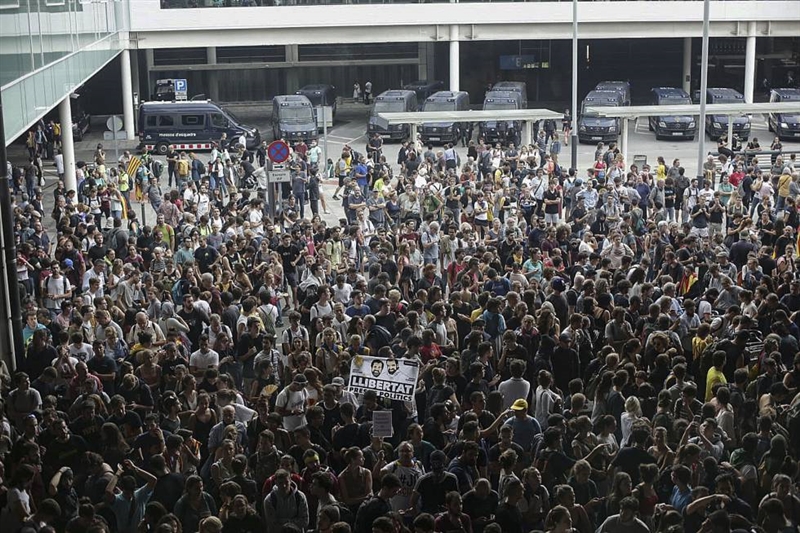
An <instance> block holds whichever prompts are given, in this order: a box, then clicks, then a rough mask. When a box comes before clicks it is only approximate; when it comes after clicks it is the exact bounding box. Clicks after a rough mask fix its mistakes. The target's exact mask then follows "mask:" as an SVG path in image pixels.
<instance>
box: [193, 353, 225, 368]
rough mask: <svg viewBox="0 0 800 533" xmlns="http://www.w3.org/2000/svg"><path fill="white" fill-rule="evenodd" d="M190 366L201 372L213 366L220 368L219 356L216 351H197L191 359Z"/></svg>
mask: <svg viewBox="0 0 800 533" xmlns="http://www.w3.org/2000/svg"><path fill="white" fill-rule="evenodd" d="M189 366H193V367H195V368H197V369H199V370H205V369H207V368H209V367H211V366H219V354H218V353H217V352H215V351H214V350H209V351H207V352H206V353H203V352H201V351H200V350H197V351H196V352H194V353H193V354H192V355H191V357H189Z"/></svg>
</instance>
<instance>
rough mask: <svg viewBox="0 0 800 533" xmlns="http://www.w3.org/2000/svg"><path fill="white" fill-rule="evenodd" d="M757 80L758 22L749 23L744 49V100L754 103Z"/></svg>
mask: <svg viewBox="0 0 800 533" xmlns="http://www.w3.org/2000/svg"><path fill="white" fill-rule="evenodd" d="M755 82H756V23H755V22H748V23H747V43H746V45H745V50H744V101H745V103H748V104H752V103H753V89H754V87H755Z"/></svg>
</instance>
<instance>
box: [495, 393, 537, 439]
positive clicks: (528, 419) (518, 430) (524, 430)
mask: <svg viewBox="0 0 800 533" xmlns="http://www.w3.org/2000/svg"><path fill="white" fill-rule="evenodd" d="M511 411H513V413H514V416H513V417H511V418H510V419H509V420H507V421H506V423H505V424H503V426H504V427H505V426H509V427H511V429H513V430H514V436H513V437H512V441H513V442H514V444H517V445H518V446H520V447H522V449H523V450H530V449H532V447H533V443H534V440H535V438H536V435H539V434H540V433H541V432H542V426H541V424H539V421H538V420H536V419H535V418H533V417H532V416H530V415H529V414H528V402H527V400H525V399H524V398H518V399H516V400H514V403H512V404H511Z"/></svg>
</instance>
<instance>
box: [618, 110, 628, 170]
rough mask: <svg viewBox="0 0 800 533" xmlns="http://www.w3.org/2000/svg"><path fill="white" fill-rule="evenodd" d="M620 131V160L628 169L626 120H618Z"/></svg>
mask: <svg viewBox="0 0 800 533" xmlns="http://www.w3.org/2000/svg"><path fill="white" fill-rule="evenodd" d="M620 123H621V129H622V131H621V132H620V140H621V141H622V159H623V161H624V163H625V167H626V168H628V167H630V162H629V161H628V129H629V128H628V119H627V118H622V119H620Z"/></svg>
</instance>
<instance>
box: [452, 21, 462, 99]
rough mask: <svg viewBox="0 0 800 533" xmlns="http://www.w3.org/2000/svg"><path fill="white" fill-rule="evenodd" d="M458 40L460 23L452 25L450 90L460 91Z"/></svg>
mask: <svg viewBox="0 0 800 533" xmlns="http://www.w3.org/2000/svg"><path fill="white" fill-rule="evenodd" d="M460 48H461V47H460V46H459V42H458V24H453V25H452V26H450V90H451V91H458V90H459V87H460V83H459V82H460V81H461V68H460V67H461V65H460V63H459V60H460V56H461V50H460Z"/></svg>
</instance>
